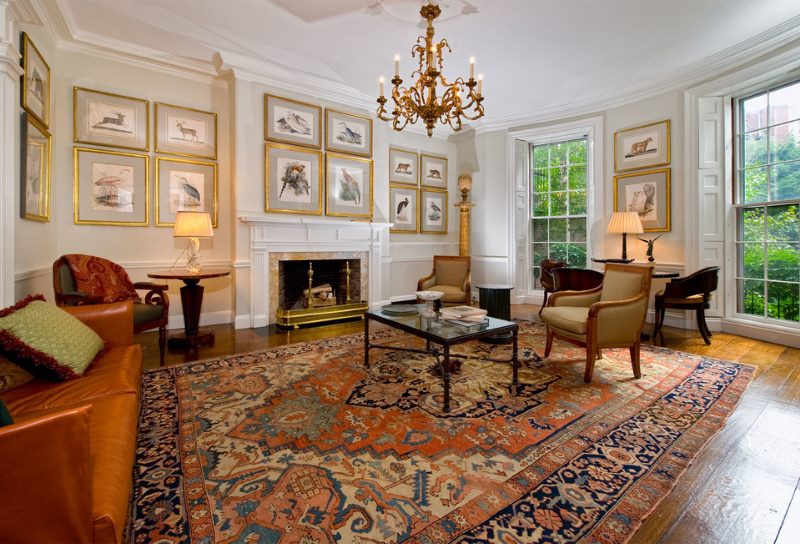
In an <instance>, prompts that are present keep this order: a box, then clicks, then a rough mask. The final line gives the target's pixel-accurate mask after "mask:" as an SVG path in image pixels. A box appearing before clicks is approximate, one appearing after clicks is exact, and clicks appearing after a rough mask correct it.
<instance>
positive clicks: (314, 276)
mask: <svg viewBox="0 0 800 544" xmlns="http://www.w3.org/2000/svg"><path fill="white" fill-rule="evenodd" d="M357 302H358V303H360V302H361V261H360V260H359V259H313V260H288V261H279V262H278V308H279V310H284V311H286V310H304V309H312V308H327V307H331V308H332V307H335V306H339V305H347V304H351V303H357Z"/></svg>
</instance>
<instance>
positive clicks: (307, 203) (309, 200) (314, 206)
mask: <svg viewBox="0 0 800 544" xmlns="http://www.w3.org/2000/svg"><path fill="white" fill-rule="evenodd" d="M264 160H265V161H266V164H265V168H264V171H265V172H266V180H265V203H264V210H265V211H267V212H282V213H304V214H309V215H322V152H321V151H319V150H316V149H308V148H303V147H298V146H294V145H285V144H275V143H272V142H267V144H266V150H265V153H264Z"/></svg>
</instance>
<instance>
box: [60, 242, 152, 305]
mask: <svg viewBox="0 0 800 544" xmlns="http://www.w3.org/2000/svg"><path fill="white" fill-rule="evenodd" d="M64 258H65V259H66V261H67V263H68V264H69V268H70V271H71V272H72V277H73V279H74V280H75V288H76V289H77V290H78V291H81V292H83V293H86V294H87V295H89V296H91V297H98V298H100V299H101V300H102V302H106V303H109V302H119V301H123V300H136V301H138V300H139V295H138V294H137V293H136V289H134V288H133V283H132V282H131V279H130V278H129V277H128V273H127V272H125V269H124V268H122V267H121V266H120V265H118V264H117V263H114V262H111V261H109V260H108V259H103V258H101V257H95V256H93V255H81V254H78V253H72V254H69V255H64Z"/></svg>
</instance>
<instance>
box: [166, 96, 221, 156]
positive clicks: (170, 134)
mask: <svg viewBox="0 0 800 544" xmlns="http://www.w3.org/2000/svg"><path fill="white" fill-rule="evenodd" d="M155 119H156V153H168V154H170V155H179V156H182V157H198V158H201V159H211V160H216V158H217V114H216V113H214V112H210V111H201V110H195V109H192V108H183V107H180V106H172V105H170V104H164V103H161V102H156V114H155Z"/></svg>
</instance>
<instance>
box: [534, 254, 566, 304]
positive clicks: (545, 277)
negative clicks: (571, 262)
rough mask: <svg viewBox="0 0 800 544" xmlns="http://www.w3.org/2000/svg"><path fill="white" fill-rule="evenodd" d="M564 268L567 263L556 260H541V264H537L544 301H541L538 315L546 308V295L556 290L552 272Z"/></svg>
mask: <svg viewBox="0 0 800 544" xmlns="http://www.w3.org/2000/svg"><path fill="white" fill-rule="evenodd" d="M565 266H567V263H565V262H564V261H559V260H558V259H542V260H541V262H539V270H540V274H539V283H541V284H542V290H543V291H544V299H543V300H542V307H541V308H539V315H542V310H543V309H544V307H545V306H547V297H548V295H549V294H550V293H553V292H555V290H556V284H555V279H554V278H553V270H555V269H556V268H564V267H565Z"/></svg>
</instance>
